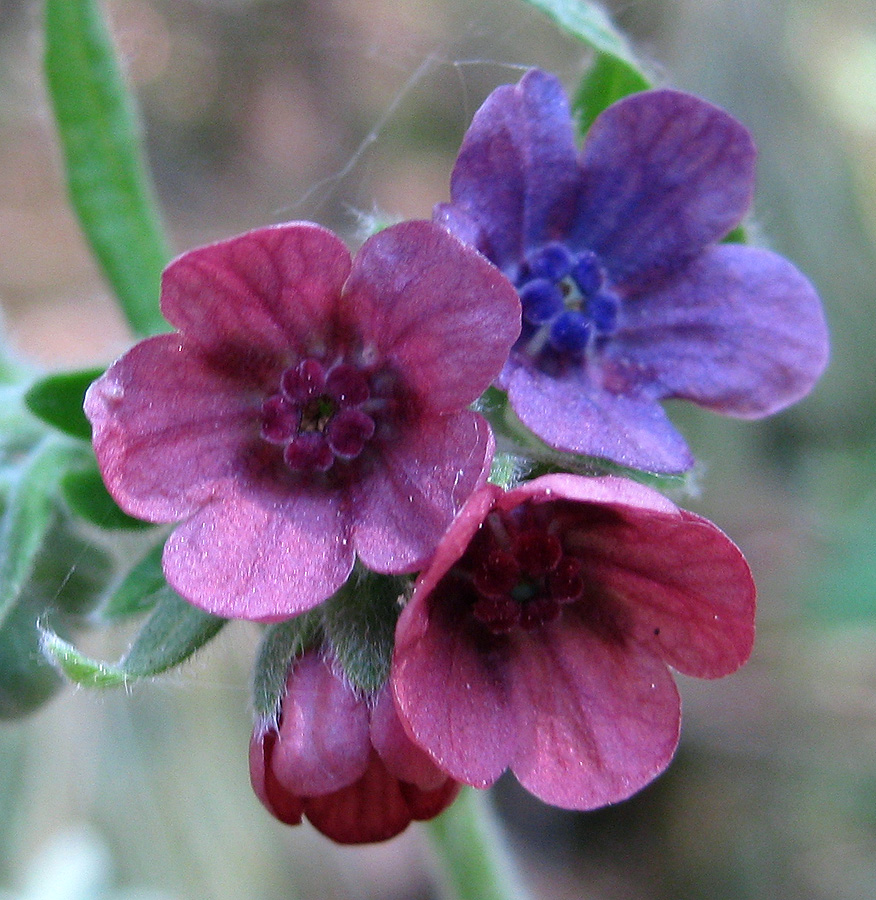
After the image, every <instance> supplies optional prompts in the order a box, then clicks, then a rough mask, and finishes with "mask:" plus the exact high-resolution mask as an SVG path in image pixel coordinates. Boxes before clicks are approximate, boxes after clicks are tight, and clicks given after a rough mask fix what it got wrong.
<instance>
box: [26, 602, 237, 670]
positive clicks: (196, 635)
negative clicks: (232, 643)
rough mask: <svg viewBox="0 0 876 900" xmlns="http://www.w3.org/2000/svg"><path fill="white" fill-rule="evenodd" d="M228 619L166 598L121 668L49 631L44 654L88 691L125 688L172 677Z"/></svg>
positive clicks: (44, 638) (44, 632)
mask: <svg viewBox="0 0 876 900" xmlns="http://www.w3.org/2000/svg"><path fill="white" fill-rule="evenodd" d="M225 622H226V620H225V619H222V618H219V617H218V616H214V615H211V614H210V613H206V612H204V611H203V610H200V609H197V608H196V607H194V606H192V605H191V604H190V603H187V602H186V601H185V600H183V599H182V597H180V596H179V595H178V594H175V593H167V594H164V595H163V596H162V598H161V600H159V602H158V604H157V605H156V606H155V608H154V609H153V611H152V614H151V615H150V616H149V618H148V619H147V620H146V621H145V622H144V624H143V626H142V628H141V629H140V631H139V632H138V633H137V636H136V637H135V638H134V642H133V643H132V644H131V648H130V649H129V650H128V652H127V654H126V655H125V656H124V657H122V659H121V660H120V661H119V662H117V663H107V662H102V661H100V660H96V659H93V658H92V657H89V656H86V655H85V654H84V653H82V652H81V651H79V650H78V649H77V648H76V647H75V646H74V645H73V644H72V643H70V642H69V641H66V640H64V639H63V638H62V637H60V636H59V635H58V634H56V633H55V632H54V631H52V630H51V629H49V628H44V629H43V630H42V635H41V642H40V643H41V649H42V651H43V653H44V654H45V656H46V657H47V658H48V659H50V660H51V661H52V662H54V663H55V665H57V666H58V668H59V669H60V670H61V671H62V672H63V673H64V675H66V676H67V678H68V679H69V680H70V681H73V682H74V683H76V684H79V685H82V686H84V687H95V688H99V687H121V686H124V685H128V684H131V683H132V682H134V681H138V680H139V679H141V678H150V677H152V676H155V675H160V674H162V673H163V672H167V671H168V670H169V669H172V668H174V667H176V666H178V665H180V664H181V663H183V662H185V661H186V660H187V659H189V658H190V657H191V656H192V654H194V653H195V652H197V651H198V650H200V648H201V647H203V646H204V644H206V643H207V642H208V641H210V640H212V639H213V638H214V637H215V636H216V635H217V634H218V633H219V630H220V629H221V628H222V626H223V625H224V624H225Z"/></svg>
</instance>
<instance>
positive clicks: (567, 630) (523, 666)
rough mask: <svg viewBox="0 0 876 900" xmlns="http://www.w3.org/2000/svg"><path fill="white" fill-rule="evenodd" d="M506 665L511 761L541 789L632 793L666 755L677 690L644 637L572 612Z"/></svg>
mask: <svg viewBox="0 0 876 900" xmlns="http://www.w3.org/2000/svg"><path fill="white" fill-rule="evenodd" d="M509 671H511V672H513V685H514V687H513V699H512V701H511V704H510V706H511V709H510V710H509V713H510V717H511V718H513V719H514V721H515V723H516V728H515V735H516V748H515V753H514V756H513V759H512V761H511V769H512V771H513V772H514V774H515V775H516V777H517V779H518V780H519V781H520V783H521V784H522V785H523V786H524V787H525V788H526V789H527V790H529V791H531V792H532V793H533V794H535V796H537V797H540V798H541V799H542V800H544V801H546V802H548V803H552V804H554V805H555V806H561V807H564V808H566V809H582V810H583V809H593V808H595V807H598V806H604V805H605V804H607V803H613V802H615V801H618V800H622V799H624V798H626V797H629V796H630V795H631V794H633V793H635V792H636V791H637V790H639V789H640V788H641V787H643V786H644V785H646V784H647V783H648V782H649V781H651V780H652V779H653V778H655V777H656V776H657V775H658V774H659V773H660V772H662V771H663V770H664V769H665V768H666V766H667V765H668V764H669V761H670V760H671V758H672V754H673V753H674V751H675V747H676V745H677V743H678V734H679V728H680V721H681V708H680V702H679V698H678V692H677V689H676V687H675V683H674V682H673V680H672V676H671V675H670V674H669V671H668V670H667V668H666V666H665V664H664V663H663V662H661V661H660V660H659V659H658V658H657V657H655V656H652V655H651V654H650V653H648V652H647V651H646V652H642V648H641V647H640V646H639V645H637V644H635V643H632V642H627V641H620V642H614V641H612V640H610V639H607V638H605V637H600V636H598V635H596V634H595V633H594V632H593V631H592V630H591V629H590V627H588V626H587V625H586V624H582V623H580V622H577V621H575V617H574V616H573V615H570V614H569V613H568V612H567V613H566V614H564V616H563V617H562V619H561V620H560V621H558V622H557V623H555V624H552V625H547V626H543V627H542V628H541V629H539V630H536V631H533V632H530V633H529V634H528V635H526V636H525V637H524V638H523V639H522V640H520V641H519V642H518V643H517V644H516V646H515V648H514V655H513V661H512V662H511V664H510V666H509ZM468 740H469V741H480V740H482V738H481V737H480V736H479V735H477V734H475V733H474V732H471V733H470V734H469V735H468Z"/></svg>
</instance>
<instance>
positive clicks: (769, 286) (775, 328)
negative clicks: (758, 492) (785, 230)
mask: <svg viewBox="0 0 876 900" xmlns="http://www.w3.org/2000/svg"><path fill="white" fill-rule="evenodd" d="M610 353H611V355H612V356H613V357H616V358H618V359H624V360H628V361H629V363H630V371H631V373H632V374H631V378H633V379H634V380H635V381H636V382H637V383H638V385H640V386H642V387H644V388H645V389H647V390H648V391H649V392H650V393H651V394H652V396H661V397H680V398H684V399H687V400H692V401H694V402H695V403H699V404H701V405H703V406H706V407H708V408H709V409H713V410H715V411H716V412H721V413H724V414H727V415H734V416H739V417H742V418H755V417H758V416H766V415H769V414H771V413H774V412H777V411H778V410H780V409H783V408H784V407H786V406H788V405H789V404H791V403H794V402H795V401H797V400H799V399H800V398H801V397H802V396H804V395H805V394H806V393H808V392H809V390H810V389H811V388H812V386H813V384H814V383H815V381H816V380H817V379H818V377H819V376H820V375H821V373H822V371H823V370H824V368H825V366H826V364H827V357H828V335H827V326H826V323H825V320H824V313H823V311H822V307H821V303H820V301H819V299H818V296H817V294H816V293H815V290H814V288H813V287H812V285H811V284H810V283H809V282H808V281H807V280H806V279H805V278H804V277H803V276H802V275H801V274H800V272H799V271H798V270H797V269H796V268H795V267H794V266H793V265H791V263H789V262H788V261H787V260H785V259H783V258H782V257H780V256H777V255H776V254H775V253H771V252H770V251H768V250H763V249H760V248H756V247H744V246H737V245H730V244H728V245H722V246H718V247H713V248H711V249H709V250H707V251H706V252H704V253H703V254H701V255H700V256H699V257H698V258H697V259H695V260H694V261H693V262H692V263H691V264H690V265H689V266H687V267H686V268H685V269H684V270H682V271H681V272H679V273H677V275H676V276H674V277H673V278H671V279H670V280H668V281H666V282H665V283H664V284H662V285H660V286H658V287H657V289H656V290H652V291H650V292H648V293H647V294H643V295H642V296H640V297H637V298H629V299H628V301H627V302H626V303H625V305H624V312H623V324H622V330H621V331H620V332H619V333H618V334H617V335H616V336H615V338H614V339H613V342H612V344H611V346H610Z"/></svg>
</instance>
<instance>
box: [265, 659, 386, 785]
mask: <svg viewBox="0 0 876 900" xmlns="http://www.w3.org/2000/svg"><path fill="white" fill-rule="evenodd" d="M370 756H371V739H370V735H369V714H368V707H367V705H366V704H365V703H363V702H362V699H361V698H360V697H357V696H356V694H355V693H354V692H353V690H351V688H350V687H349V685H348V684H345V683H344V680H343V679H342V678H339V677H337V676H336V675H335V673H334V672H333V671H332V669H331V666H330V664H329V663H328V662H327V661H326V660H324V659H323V658H322V657H321V656H320V655H319V654H318V653H316V652H310V653H305V654H304V656H302V657H301V659H299V660H298V661H297V662H295V663H294V665H293V666H292V668H291V670H290V672H289V675H288V677H287V679H286V693H285V695H284V697H283V708H282V713H281V716H280V727H279V732H278V737H277V740H276V742H275V743H274V747H273V755H272V757H271V769H272V770H273V773H274V776H275V777H276V779H277V781H278V782H279V783H280V784H281V785H282V786H283V787H284V788H285V789H286V790H287V791H289V792H290V793H292V794H297V795H298V796H301V797H314V796H319V795H320V794H328V793H332V792H334V791H337V790H340V788H343V787H347V786H348V785H350V784H353V783H354V782H355V781H357V780H358V779H359V778H361V777H362V775H364V774H365V770H366V769H367V768H368V761H369V759H370Z"/></svg>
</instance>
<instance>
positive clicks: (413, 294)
mask: <svg viewBox="0 0 876 900" xmlns="http://www.w3.org/2000/svg"><path fill="white" fill-rule="evenodd" d="M344 315H345V319H346V321H347V322H348V323H349V324H351V325H352V326H353V328H354V330H355V331H356V332H358V334H359V335H360V336H361V337H362V340H363V342H364V345H365V348H368V347H369V345H370V346H373V347H374V348H375V349H376V350H377V355H378V356H379V357H380V358H384V359H389V360H391V361H393V362H394V363H395V364H396V366H397V369H398V372H399V374H400V376H401V378H402V379H403V381H404V384H405V386H406V387H407V388H408V389H410V390H412V391H413V392H414V393H415V394H416V397H417V402H418V403H419V404H421V405H425V406H428V408H430V409H432V410H435V411H438V412H453V411H456V410H458V409H460V408H461V407H463V406H467V405H468V404H469V403H471V402H472V401H473V400H475V399H476V398H477V397H478V396H479V395H480V394H481V392H482V391H483V390H484V389H485V388H486V387H487V386H488V385H489V384H490V382H491V381H492V380H493V379H494V378H495V377H496V375H497V374H498V373H499V370H500V369H501V368H502V364H503V363H504V362H505V360H506V359H507V357H508V351H509V350H510V349H511V345H512V344H513V343H514V341H515V340H516V339H517V336H518V335H519V333H520V301H519V299H518V297H517V292H516V291H515V290H514V288H513V287H512V286H511V284H510V283H509V282H508V281H507V280H506V279H505V278H504V277H503V276H502V275H501V273H499V272H498V271H496V269H495V268H494V267H493V266H491V265H490V263H488V262H487V261H486V260H485V259H484V258H483V257H482V256H481V255H480V254H479V253H477V252H476V251H475V250H473V249H472V248H471V247H468V246H466V245H464V244H463V243H462V242H461V241H459V240H458V239H457V238H455V237H453V236H452V235H451V234H449V233H448V232H447V231H445V230H444V229H443V228H440V227H439V226H437V225H433V224H432V223H431V222H404V223H402V224H400V225H395V226H392V227H390V228H387V229H385V230H384V231H381V232H380V233H379V234H376V235H374V237H372V238H370V239H369V240H368V241H366V242H365V244H364V245H363V247H362V249H361V250H360V251H359V253H358V254H357V256H356V259H355V261H354V263H353V270H352V272H351V273H350V279H349V282H348V283H347V288H346V293H345V297H344Z"/></svg>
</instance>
